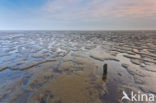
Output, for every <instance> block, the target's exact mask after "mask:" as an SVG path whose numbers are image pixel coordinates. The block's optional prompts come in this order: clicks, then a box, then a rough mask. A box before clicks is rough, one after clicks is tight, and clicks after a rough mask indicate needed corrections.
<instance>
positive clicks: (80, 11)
mask: <svg viewBox="0 0 156 103" xmlns="http://www.w3.org/2000/svg"><path fill="white" fill-rule="evenodd" d="M0 30H156V0H0Z"/></svg>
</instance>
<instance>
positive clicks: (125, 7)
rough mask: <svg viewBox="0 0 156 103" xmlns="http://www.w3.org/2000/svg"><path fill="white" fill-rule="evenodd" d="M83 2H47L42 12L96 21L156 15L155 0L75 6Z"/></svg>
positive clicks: (102, 1)
mask: <svg viewBox="0 0 156 103" xmlns="http://www.w3.org/2000/svg"><path fill="white" fill-rule="evenodd" d="M83 1H85V0H54V1H49V2H48V3H47V4H46V6H45V7H44V11H47V12H49V13H51V15H54V13H55V15H58V16H59V17H62V18H65V17H66V18H69V17H73V18H80V19H82V18H84V19H88V18H89V19H94V18H95V19H97V18H103V17H106V16H107V17H109V16H110V17H127V16H128V17H133V18H134V17H137V18H142V17H145V16H153V15H156V0H108V1H107V0H90V1H89V2H87V3H86V4H85V5H83V6H77V4H79V3H80V2H83Z"/></svg>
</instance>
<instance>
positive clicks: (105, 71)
mask: <svg viewBox="0 0 156 103" xmlns="http://www.w3.org/2000/svg"><path fill="white" fill-rule="evenodd" d="M106 78H107V64H104V65H103V76H102V80H103V81H105V80H106Z"/></svg>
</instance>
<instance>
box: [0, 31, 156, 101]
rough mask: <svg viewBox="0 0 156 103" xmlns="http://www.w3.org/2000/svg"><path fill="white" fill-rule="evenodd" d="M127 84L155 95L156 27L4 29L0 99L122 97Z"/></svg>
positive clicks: (0, 45) (0, 48)
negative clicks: (103, 29)
mask: <svg viewBox="0 0 156 103" xmlns="http://www.w3.org/2000/svg"><path fill="white" fill-rule="evenodd" d="M104 64H107V65H108V71H107V75H106V77H105V78H103V65H104ZM123 90H124V91H126V92H130V91H134V92H136V93H137V92H138V91H139V92H141V93H152V94H154V95H156V31H105V32H104V31H94V32H93V31H8V32H6V31H3V32H2V31H1V32H0V103H121V98H122V96H123V94H122V91H123ZM125 103H129V102H128V101H125ZM145 103H147V102H145Z"/></svg>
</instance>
